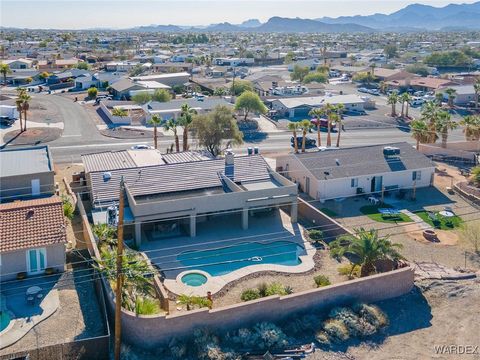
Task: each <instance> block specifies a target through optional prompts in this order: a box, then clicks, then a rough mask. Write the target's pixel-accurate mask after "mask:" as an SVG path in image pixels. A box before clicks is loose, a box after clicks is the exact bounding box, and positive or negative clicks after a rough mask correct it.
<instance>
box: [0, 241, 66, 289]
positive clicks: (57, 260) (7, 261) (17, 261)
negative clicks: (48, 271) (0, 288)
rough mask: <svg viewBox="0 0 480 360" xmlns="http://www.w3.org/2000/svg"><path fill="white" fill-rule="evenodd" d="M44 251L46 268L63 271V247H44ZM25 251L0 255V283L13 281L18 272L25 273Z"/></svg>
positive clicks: (59, 245) (60, 245)
mask: <svg viewBox="0 0 480 360" xmlns="http://www.w3.org/2000/svg"><path fill="white" fill-rule="evenodd" d="M45 249H46V252H47V259H46V260H47V263H46V267H47V268H49V267H51V268H54V269H57V270H58V271H63V270H64V269H65V245H64V244H58V245H52V246H46V247H45ZM27 251H28V250H27V249H25V250H18V251H10V252H7V253H2V254H1V256H2V265H1V266H0V281H7V280H12V279H15V278H16V276H17V274H18V273H19V272H23V271H27V254H26V252H27Z"/></svg>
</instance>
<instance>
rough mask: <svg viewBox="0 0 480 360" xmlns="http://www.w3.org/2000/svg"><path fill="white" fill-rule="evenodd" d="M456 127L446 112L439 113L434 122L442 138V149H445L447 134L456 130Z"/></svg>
mask: <svg viewBox="0 0 480 360" xmlns="http://www.w3.org/2000/svg"><path fill="white" fill-rule="evenodd" d="M457 127H458V123H457V122H455V120H453V119H452V116H451V115H450V113H449V112H448V111H443V110H442V111H440V113H439V114H438V118H437V121H436V128H437V131H438V132H440V135H441V137H442V147H443V148H446V147H447V140H448V132H449V131H450V130H453V129H456V128H457Z"/></svg>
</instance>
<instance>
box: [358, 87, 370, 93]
mask: <svg viewBox="0 0 480 360" xmlns="http://www.w3.org/2000/svg"><path fill="white" fill-rule="evenodd" d="M358 92H361V93H368V89H367V88H364V87H361V88H358Z"/></svg>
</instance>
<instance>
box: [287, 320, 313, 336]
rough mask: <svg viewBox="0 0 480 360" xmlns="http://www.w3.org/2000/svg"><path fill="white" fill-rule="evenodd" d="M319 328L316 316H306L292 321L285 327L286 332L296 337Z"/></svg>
mask: <svg viewBox="0 0 480 360" xmlns="http://www.w3.org/2000/svg"><path fill="white" fill-rule="evenodd" d="M317 327H318V319H317V317H316V316H314V315H304V316H302V317H299V318H295V319H292V320H290V321H288V322H287V324H286V325H285V330H286V331H287V332H289V333H292V334H294V335H302V336H303V335H304V334H305V333H306V332H311V331H314V330H315V329H316V328H317Z"/></svg>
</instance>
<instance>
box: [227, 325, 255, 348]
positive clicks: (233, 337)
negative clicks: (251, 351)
mask: <svg viewBox="0 0 480 360" xmlns="http://www.w3.org/2000/svg"><path fill="white" fill-rule="evenodd" d="M227 340H230V341H231V342H233V343H234V344H237V345H240V347H242V348H250V347H253V346H254V344H255V343H254V341H255V339H254V334H253V331H252V330H250V329H247V328H240V329H238V330H237V331H235V332H234V333H233V334H228V335H227Z"/></svg>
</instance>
